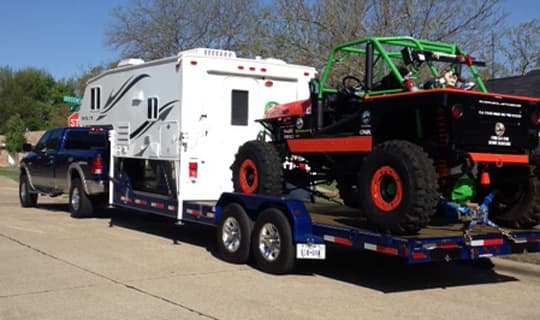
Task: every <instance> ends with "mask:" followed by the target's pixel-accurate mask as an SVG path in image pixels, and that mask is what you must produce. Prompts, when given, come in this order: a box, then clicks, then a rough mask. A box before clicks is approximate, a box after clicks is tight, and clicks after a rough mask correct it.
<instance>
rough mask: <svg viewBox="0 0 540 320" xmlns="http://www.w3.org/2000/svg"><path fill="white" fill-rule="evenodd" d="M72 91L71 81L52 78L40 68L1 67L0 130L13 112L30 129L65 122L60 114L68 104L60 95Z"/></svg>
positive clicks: (4, 128)
mask: <svg viewBox="0 0 540 320" xmlns="http://www.w3.org/2000/svg"><path fill="white" fill-rule="evenodd" d="M73 92H74V89H73V87H72V85H71V84H70V83H68V82H66V81H55V80H54V78H53V77H52V76H51V75H50V74H49V73H47V72H46V71H43V70H38V69H34V68H26V69H22V70H19V71H16V72H13V71H12V70H11V69H10V68H8V67H4V68H0V132H7V120H8V119H9V118H10V117H11V116H13V115H15V114H18V115H19V116H20V117H21V119H22V120H23V121H24V124H25V127H26V128H28V129H30V130H36V129H47V128H50V127H55V126H59V125H65V118H64V120H63V121H60V117H62V116H64V115H66V112H67V108H68V107H67V105H66V104H65V103H63V102H62V97H63V96H64V95H73ZM66 117H67V116H66Z"/></svg>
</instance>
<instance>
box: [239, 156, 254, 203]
mask: <svg viewBox="0 0 540 320" xmlns="http://www.w3.org/2000/svg"><path fill="white" fill-rule="evenodd" d="M238 175H239V177H238V180H239V182H240V189H241V191H242V192H243V193H247V194H252V193H255V191H256V190H257V188H258V186H259V177H258V173H257V166H255V162H253V161H252V160H250V159H246V160H244V161H243V162H242V164H241V165H240V170H239V173H238Z"/></svg>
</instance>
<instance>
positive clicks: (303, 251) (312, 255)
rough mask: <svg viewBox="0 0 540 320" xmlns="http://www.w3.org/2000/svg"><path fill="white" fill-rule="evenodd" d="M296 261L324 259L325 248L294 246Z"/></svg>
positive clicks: (316, 245)
mask: <svg viewBox="0 0 540 320" xmlns="http://www.w3.org/2000/svg"><path fill="white" fill-rule="evenodd" d="M296 258H297V259H320V260H323V259H326V246H325V245H324V244H308V243H297V244H296Z"/></svg>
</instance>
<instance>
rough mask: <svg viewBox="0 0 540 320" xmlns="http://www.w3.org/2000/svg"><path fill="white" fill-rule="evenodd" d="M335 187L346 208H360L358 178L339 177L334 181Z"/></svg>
mask: <svg viewBox="0 0 540 320" xmlns="http://www.w3.org/2000/svg"><path fill="white" fill-rule="evenodd" d="M336 186H337V189H338V191H339V197H340V198H341V200H343V203H344V204H345V205H346V206H349V207H351V208H358V207H359V206H360V201H359V197H360V194H359V192H358V177H357V176H356V175H354V176H351V177H341V178H337V179H336Z"/></svg>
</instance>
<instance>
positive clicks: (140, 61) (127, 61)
mask: <svg viewBox="0 0 540 320" xmlns="http://www.w3.org/2000/svg"><path fill="white" fill-rule="evenodd" d="M143 63H144V60H143V59H136V58H130V59H124V60H121V61H120V62H119V63H118V65H117V67H125V66H136V65H139V64H143Z"/></svg>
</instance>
